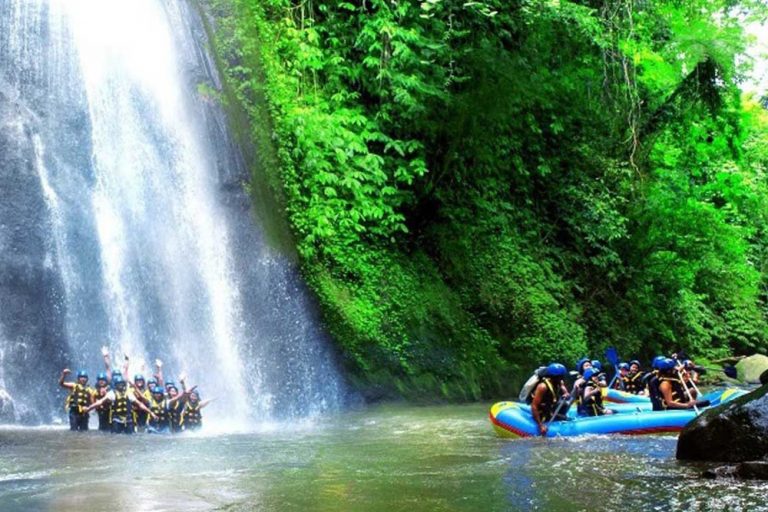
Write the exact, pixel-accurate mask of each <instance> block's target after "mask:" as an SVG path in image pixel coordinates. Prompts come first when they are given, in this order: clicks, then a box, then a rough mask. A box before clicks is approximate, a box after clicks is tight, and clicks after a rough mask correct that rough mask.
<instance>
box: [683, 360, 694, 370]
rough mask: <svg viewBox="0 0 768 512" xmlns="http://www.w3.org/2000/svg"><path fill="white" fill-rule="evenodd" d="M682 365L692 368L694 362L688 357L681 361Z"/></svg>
mask: <svg viewBox="0 0 768 512" xmlns="http://www.w3.org/2000/svg"><path fill="white" fill-rule="evenodd" d="M683 366H684V367H686V368H693V367H694V364H693V361H691V360H690V359H686V360H685V361H683Z"/></svg>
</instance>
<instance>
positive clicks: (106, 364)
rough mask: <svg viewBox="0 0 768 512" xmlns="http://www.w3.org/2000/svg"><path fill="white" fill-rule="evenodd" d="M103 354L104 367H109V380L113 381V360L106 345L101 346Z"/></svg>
mask: <svg viewBox="0 0 768 512" xmlns="http://www.w3.org/2000/svg"><path fill="white" fill-rule="evenodd" d="M101 355H102V356H103V357H104V368H106V369H107V380H108V381H109V382H112V360H111V359H110V358H109V349H108V348H107V346H106V345H104V346H103V347H101Z"/></svg>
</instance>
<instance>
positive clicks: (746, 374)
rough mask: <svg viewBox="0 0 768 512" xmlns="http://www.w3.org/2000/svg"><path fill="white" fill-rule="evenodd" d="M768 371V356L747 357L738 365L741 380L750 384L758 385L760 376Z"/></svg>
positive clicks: (737, 370)
mask: <svg viewBox="0 0 768 512" xmlns="http://www.w3.org/2000/svg"><path fill="white" fill-rule="evenodd" d="M766 370H768V356H764V355H762V354H755V355H753V356H749V357H746V358H744V359H742V360H741V361H739V362H738V363H737V364H736V372H737V374H738V377H739V380H741V381H742V382H747V383H749V384H758V383H759V382H760V375H761V374H763V373H765V372H766Z"/></svg>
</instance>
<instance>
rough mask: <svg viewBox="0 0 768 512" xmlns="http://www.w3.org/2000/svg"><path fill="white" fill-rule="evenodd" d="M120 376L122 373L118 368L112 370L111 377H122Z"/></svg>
mask: <svg viewBox="0 0 768 512" xmlns="http://www.w3.org/2000/svg"><path fill="white" fill-rule="evenodd" d="M122 374H123V372H122V371H121V370H120V368H114V369H113V370H112V375H113V376H114V375H122Z"/></svg>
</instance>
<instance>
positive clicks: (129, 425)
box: [87, 376, 156, 434]
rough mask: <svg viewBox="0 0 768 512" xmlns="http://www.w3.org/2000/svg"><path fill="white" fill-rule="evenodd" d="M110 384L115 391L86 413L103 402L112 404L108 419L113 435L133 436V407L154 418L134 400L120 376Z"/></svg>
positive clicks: (143, 406)
mask: <svg viewBox="0 0 768 512" xmlns="http://www.w3.org/2000/svg"><path fill="white" fill-rule="evenodd" d="M112 384H113V385H114V387H115V389H113V390H112V391H109V392H108V393H107V394H106V395H104V397H102V398H101V399H100V400H98V401H96V402H94V403H93V404H91V405H90V406H89V407H88V409H87V411H91V410H93V409H95V408H96V407H98V406H100V405H102V404H103V403H104V402H106V401H109V402H110V403H111V404H112V407H111V410H110V417H111V421H112V433H113V434H133V429H134V425H133V415H132V409H133V407H138V408H139V409H140V410H142V411H144V412H146V413H147V414H149V415H150V416H151V417H152V418H156V417H155V415H154V413H153V412H152V411H150V410H149V409H148V408H147V406H146V405H144V404H143V403H141V401H140V400H139V399H137V398H136V396H135V395H134V394H133V391H129V390H128V384H127V383H126V382H125V380H124V379H123V378H122V377H121V376H115V377H114V378H113V379H112Z"/></svg>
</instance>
